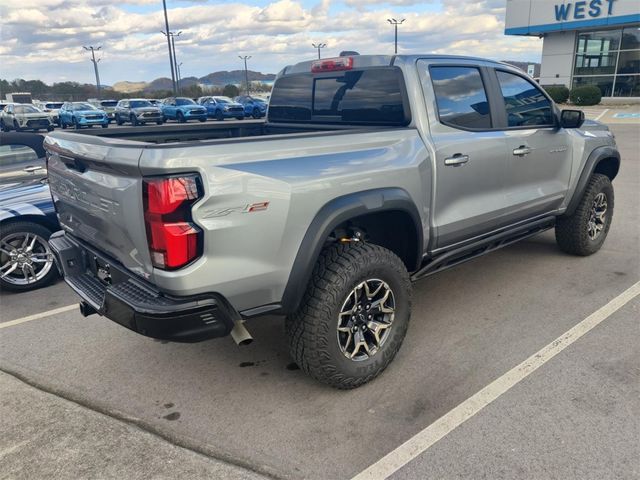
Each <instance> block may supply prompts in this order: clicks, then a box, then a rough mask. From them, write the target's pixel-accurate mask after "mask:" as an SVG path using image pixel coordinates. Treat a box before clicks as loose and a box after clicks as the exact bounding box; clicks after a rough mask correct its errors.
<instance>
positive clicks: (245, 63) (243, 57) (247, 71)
mask: <svg viewBox="0 0 640 480" xmlns="http://www.w3.org/2000/svg"><path fill="white" fill-rule="evenodd" d="M238 58H239V59H240V60H244V81H245V83H246V85H247V95H249V70H247V60H249V59H250V58H251V55H245V56H242V55H238Z"/></svg>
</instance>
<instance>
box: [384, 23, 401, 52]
mask: <svg viewBox="0 0 640 480" xmlns="http://www.w3.org/2000/svg"><path fill="white" fill-rule="evenodd" d="M404 20H405V19H404V18H403V19H402V20H396V19H395V18H387V22H389V23H390V24H391V25H393V26H394V27H395V30H396V38H395V42H394V45H395V50H394V51H395V53H396V54H397V53H398V25H402V24H403V23H404Z"/></svg>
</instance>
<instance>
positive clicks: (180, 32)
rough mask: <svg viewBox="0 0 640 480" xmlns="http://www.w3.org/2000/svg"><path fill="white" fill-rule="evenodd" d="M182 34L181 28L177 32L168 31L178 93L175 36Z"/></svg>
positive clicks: (178, 77)
mask: <svg viewBox="0 0 640 480" xmlns="http://www.w3.org/2000/svg"><path fill="white" fill-rule="evenodd" d="M181 34H182V30H180V31H179V32H178V33H174V32H169V35H170V36H171V49H172V50H173V64H174V65H175V66H176V90H178V94H179V93H180V70H179V69H178V57H177V56H176V37H179V36H180V35H181Z"/></svg>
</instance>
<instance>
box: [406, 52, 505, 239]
mask: <svg viewBox="0 0 640 480" xmlns="http://www.w3.org/2000/svg"><path fill="white" fill-rule="evenodd" d="M418 68H419V71H420V75H421V78H422V81H423V87H424V94H425V100H426V103H427V111H428V112H429V129H430V133H431V138H432V141H433V148H434V150H435V177H436V181H435V188H434V194H433V195H434V196H433V199H432V208H433V212H432V218H433V224H434V227H435V229H436V232H437V234H436V236H437V243H436V244H435V245H433V247H434V248H437V249H439V248H444V247H448V246H451V245H453V244H456V243H458V242H461V241H463V240H467V239H470V238H473V237H475V236H478V235H481V234H483V233H487V232H489V231H491V230H494V229H495V228H497V227H498V226H500V225H501V218H502V215H503V213H504V212H503V210H502V209H503V207H504V174H505V169H506V166H507V161H506V153H507V147H506V140H505V134H504V132H501V131H499V130H496V128H495V122H496V120H495V114H494V110H495V108H496V107H495V105H492V104H491V103H490V97H489V95H488V93H487V90H488V88H487V81H488V78H487V76H488V69H487V68H485V67H484V66H481V65H479V64H475V63H473V62H470V61H461V62H460V63H457V62H456V63H455V64H452V63H450V62H447V61H445V60H442V61H432V60H420V61H419V62H418Z"/></svg>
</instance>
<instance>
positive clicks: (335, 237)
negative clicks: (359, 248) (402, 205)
mask: <svg viewBox="0 0 640 480" xmlns="http://www.w3.org/2000/svg"><path fill="white" fill-rule="evenodd" d="M359 237H362V238H363V239H364V241H366V242H370V243H375V244H376V245H380V246H381V247H384V248H386V249H388V250H391V251H392V252H393V253H395V254H396V255H397V256H398V257H400V259H401V260H402V261H403V262H404V264H405V266H406V267H407V270H408V271H409V272H413V271H415V270H417V269H418V268H419V265H418V261H419V252H418V249H419V248H421V246H420V245H418V238H419V235H418V232H417V231H416V225H415V223H414V221H413V219H412V217H411V215H409V214H408V213H407V212H404V211H401V210H391V211H383V212H375V213H369V214H365V215H361V216H358V217H354V218H352V219H350V220H347V221H346V222H343V223H341V224H340V225H338V226H337V227H336V228H335V229H334V230H333V231H332V232H331V235H330V236H329V241H340V240H342V241H348V239H354V238H359Z"/></svg>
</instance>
